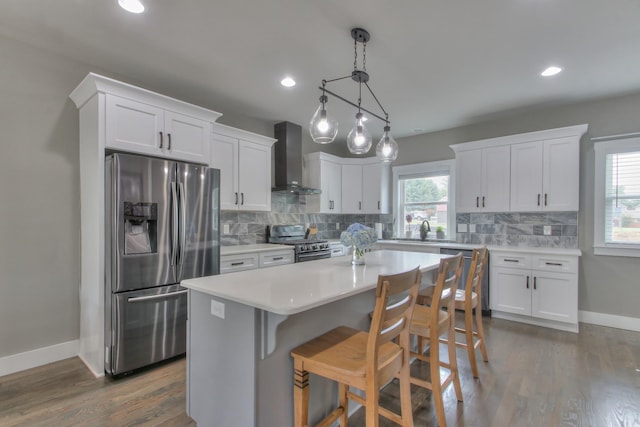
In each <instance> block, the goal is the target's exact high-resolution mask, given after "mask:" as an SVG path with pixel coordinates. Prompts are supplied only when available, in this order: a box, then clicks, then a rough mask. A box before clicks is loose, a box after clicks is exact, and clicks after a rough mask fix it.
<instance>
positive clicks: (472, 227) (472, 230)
mask: <svg viewBox="0 0 640 427" xmlns="http://www.w3.org/2000/svg"><path fill="white" fill-rule="evenodd" d="M475 232H476V225H475V224H469V233H475Z"/></svg>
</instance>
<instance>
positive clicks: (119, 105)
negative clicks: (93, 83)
mask: <svg viewBox="0 0 640 427" xmlns="http://www.w3.org/2000/svg"><path fill="white" fill-rule="evenodd" d="M105 114H106V128H105V132H106V140H105V146H106V148H112V149H115V150H120V151H128V152H134V153H140V154H148V155H152V156H160V157H170V158H174V159H180V160H186V161H192V162H197V163H205V164H207V163H208V162H209V157H210V154H209V153H210V150H211V123H209V122H206V121H204V120H200V119H197V118H195V117H190V116H187V115H184V114H180V113H176V112H175V111H170V110H164V109H162V108H158V107H155V106H153V105H148V104H145V103H142V102H137V101H134V100H131V99H128V98H122V97H119V96H115V95H111V94H107V95H106V112H105Z"/></svg>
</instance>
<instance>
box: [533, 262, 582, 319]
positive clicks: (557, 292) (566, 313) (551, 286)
mask: <svg viewBox="0 0 640 427" xmlns="http://www.w3.org/2000/svg"><path fill="white" fill-rule="evenodd" d="M532 276H533V292H532V299H531V315H532V316H535V317H540V318H543V319H549V320H556V321H559V322H566V323H577V322H578V283H577V279H576V275H575V274H564V273H554V272H548V271H540V270H533V274H532Z"/></svg>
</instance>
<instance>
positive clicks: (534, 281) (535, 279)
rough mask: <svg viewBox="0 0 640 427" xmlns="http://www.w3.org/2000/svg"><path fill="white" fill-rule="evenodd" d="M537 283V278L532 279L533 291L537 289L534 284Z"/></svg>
mask: <svg viewBox="0 0 640 427" xmlns="http://www.w3.org/2000/svg"><path fill="white" fill-rule="evenodd" d="M537 281H538V278H537V277H534V278H533V289H538V288H537V287H536V282H537Z"/></svg>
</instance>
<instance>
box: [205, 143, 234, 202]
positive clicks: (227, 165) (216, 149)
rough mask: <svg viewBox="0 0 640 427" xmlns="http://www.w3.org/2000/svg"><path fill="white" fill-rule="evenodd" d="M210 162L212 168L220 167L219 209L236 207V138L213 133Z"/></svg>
mask: <svg viewBox="0 0 640 427" xmlns="http://www.w3.org/2000/svg"><path fill="white" fill-rule="evenodd" d="M210 163H211V167H212V168H215V169H220V209H222V210H235V209H238V203H239V199H240V194H239V190H238V140H237V139H236V138H230V137H228V136H224V135H215V136H214V138H213V144H212V150H211V162H210Z"/></svg>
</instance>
